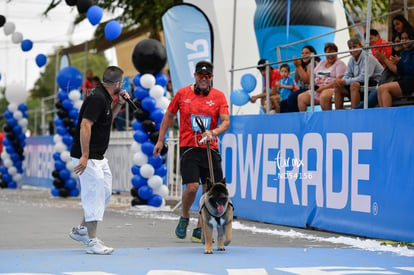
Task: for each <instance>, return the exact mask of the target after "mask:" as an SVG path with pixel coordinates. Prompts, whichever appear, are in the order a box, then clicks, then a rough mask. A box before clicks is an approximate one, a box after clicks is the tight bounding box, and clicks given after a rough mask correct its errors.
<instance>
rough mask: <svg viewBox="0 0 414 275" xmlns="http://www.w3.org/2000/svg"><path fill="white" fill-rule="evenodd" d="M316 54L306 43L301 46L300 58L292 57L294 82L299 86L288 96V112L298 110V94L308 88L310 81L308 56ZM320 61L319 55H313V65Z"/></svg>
mask: <svg viewBox="0 0 414 275" xmlns="http://www.w3.org/2000/svg"><path fill="white" fill-rule="evenodd" d="M311 54H313V55H317V53H316V50H315V48H314V47H313V46H311V45H306V46H304V47H303V48H302V56H301V57H302V58H301V59H295V58H296V56H294V57H293V58H294V59H295V60H294V61H293V64H294V65H295V76H294V78H295V83H296V84H297V85H298V86H299V87H298V88H299V89H298V90H297V91H294V92H293V93H291V94H290V96H289V98H288V101H287V103H288V112H298V111H299V109H298V96H299V95H300V94H301V93H303V92H306V91H307V90H309V82H310V74H311V67H310V66H309V65H310V63H311V59H310V58H309V56H310V55H311ZM320 61H321V59H320V58H319V56H316V57H315V67H316V66H317V65H318V63H319V62H320Z"/></svg>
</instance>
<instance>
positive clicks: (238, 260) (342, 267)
mask: <svg viewBox="0 0 414 275" xmlns="http://www.w3.org/2000/svg"><path fill="white" fill-rule="evenodd" d="M130 200H131V197H130V195H129V194H121V195H114V196H112V198H111V203H110V205H109V207H108V210H107V212H106V213H105V218H104V221H103V222H102V223H101V224H100V225H99V227H98V236H99V237H100V238H101V239H102V240H104V241H105V243H106V244H107V245H109V246H112V247H114V248H115V252H114V254H113V255H111V256H97V255H87V254H85V250H84V247H83V246H82V245H81V244H79V243H77V242H75V241H73V240H72V239H70V238H69V237H68V233H69V230H70V229H71V228H72V227H73V226H74V225H77V224H78V223H79V221H80V217H81V213H82V212H81V205H80V200H79V199H78V198H76V199H74V198H70V199H63V198H53V197H51V196H50V194H49V190H47V189H39V188H23V189H18V190H10V189H2V190H0V274H82V275H89V274H101V275H103V274H151V275H158V274H335V275H339V274H351V273H352V274H414V250H410V249H407V248H395V247H390V246H381V245H380V242H379V241H376V240H364V239H360V238H354V237H350V236H343V235H339V234H332V233H328V232H321V231H315V230H306V229H299V228H291V227H285V226H277V225H271V224H264V223H259V222H253V221H248V220H243V219H237V220H236V221H235V222H234V226H233V241H232V243H231V245H230V246H229V247H228V248H227V250H226V251H225V252H218V251H215V252H214V254H213V255H204V254H203V247H202V245H200V244H193V243H191V242H190V240H189V237H187V239H186V240H179V239H177V238H176V237H175V235H174V233H173V230H174V228H175V226H176V223H177V220H178V217H179V211H178V210H177V211H171V207H170V206H166V207H163V208H152V207H147V206H142V207H131V206H130ZM195 217H196V213H193V218H192V219H191V222H190V226H189V232H188V235H190V233H191V230H192V228H194V226H195V224H196V219H195Z"/></svg>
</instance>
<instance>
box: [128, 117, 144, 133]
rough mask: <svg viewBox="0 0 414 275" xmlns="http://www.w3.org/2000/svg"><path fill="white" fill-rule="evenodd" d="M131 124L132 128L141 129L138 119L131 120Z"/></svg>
mask: <svg viewBox="0 0 414 275" xmlns="http://www.w3.org/2000/svg"><path fill="white" fill-rule="evenodd" d="M131 126H132V129H134V130H135V131H136V130H141V131H142V130H143V129H142V124H141V122H140V121H138V120H137V119H134V120H133V121H132V124H131Z"/></svg>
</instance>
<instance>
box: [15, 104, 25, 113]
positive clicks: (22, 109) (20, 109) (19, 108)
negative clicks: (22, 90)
mask: <svg viewBox="0 0 414 275" xmlns="http://www.w3.org/2000/svg"><path fill="white" fill-rule="evenodd" d="M17 109H18V110H19V111H20V112H22V113H24V112H26V111H27V105H26V104H25V103H21V104H19V106H17Z"/></svg>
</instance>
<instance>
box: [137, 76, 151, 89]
mask: <svg viewBox="0 0 414 275" xmlns="http://www.w3.org/2000/svg"><path fill="white" fill-rule="evenodd" d="M139 82H140V83H141V86H142V87H144V88H147V89H151V88H152V87H153V86H154V85H155V77H154V76H153V75H152V74H144V75H143V76H141V78H140V80H139Z"/></svg>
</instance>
